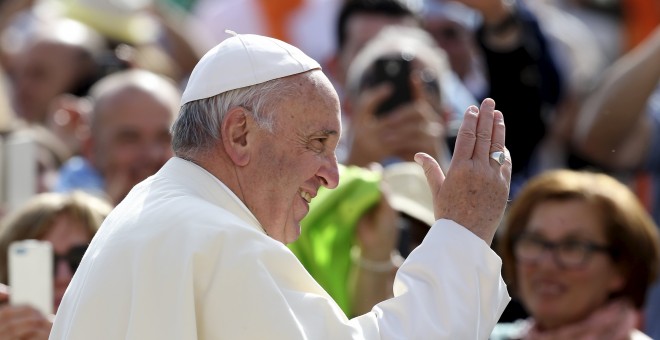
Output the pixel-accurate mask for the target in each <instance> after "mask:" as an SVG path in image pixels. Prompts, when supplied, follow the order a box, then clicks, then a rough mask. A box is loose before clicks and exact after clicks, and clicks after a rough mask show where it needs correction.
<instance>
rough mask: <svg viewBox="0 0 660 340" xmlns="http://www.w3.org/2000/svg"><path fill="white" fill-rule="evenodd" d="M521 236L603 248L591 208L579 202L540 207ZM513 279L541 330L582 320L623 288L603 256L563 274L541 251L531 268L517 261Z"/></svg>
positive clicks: (601, 231) (595, 255)
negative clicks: (581, 242) (596, 245)
mask: <svg viewBox="0 0 660 340" xmlns="http://www.w3.org/2000/svg"><path fill="white" fill-rule="evenodd" d="M525 233H526V234H531V235H534V236H535V237H538V238H542V239H544V240H546V241H549V242H562V241H567V240H571V241H587V242H593V243H596V244H608V240H607V239H606V237H605V228H604V226H603V223H602V222H601V218H600V217H599V215H598V213H597V210H596V208H595V207H594V206H592V205H589V204H588V203H587V202H585V201H583V200H579V199H571V200H562V201H557V200H552V201H545V202H542V203H539V204H538V205H536V206H535V207H534V209H533V210H532V213H531V214H530V218H529V221H528V223H527V228H526V230H525ZM516 275H517V281H518V283H519V290H520V297H521V299H522V301H523V303H524V304H525V306H526V308H527V310H528V311H529V313H530V314H531V315H532V316H533V317H534V319H535V320H536V321H537V322H538V323H539V325H540V326H541V327H543V328H555V327H558V326H561V325H566V324H568V323H572V322H575V321H579V320H582V319H584V318H585V317H587V316H588V315H589V314H590V313H591V312H593V311H594V310H595V309H597V308H599V307H601V306H603V305H604V304H605V303H606V300H607V298H608V296H609V295H610V294H611V293H612V292H614V291H617V290H620V289H621V288H622V287H623V285H624V283H625V282H624V280H625V279H624V277H623V276H622V275H621V274H620V273H619V271H618V270H617V268H616V267H615V266H614V264H613V262H612V260H611V258H610V257H609V255H607V254H606V253H604V252H593V253H592V254H591V256H590V257H588V259H587V261H586V263H585V265H584V266H583V267H580V268H566V269H562V268H561V267H559V266H558V265H557V263H556V262H555V261H554V260H553V257H552V256H551V255H550V253H549V252H548V251H545V252H544V254H543V255H542V256H541V258H540V259H539V260H538V261H536V262H534V263H528V262H524V261H518V262H517V272H516Z"/></svg>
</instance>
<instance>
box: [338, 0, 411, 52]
mask: <svg viewBox="0 0 660 340" xmlns="http://www.w3.org/2000/svg"><path fill="white" fill-rule="evenodd" d="M356 14H381V15H385V16H390V17H395V18H396V17H407V16H409V17H412V18H415V19H416V20H419V13H418V11H417V10H416V9H414V8H412V7H411V6H410V5H409V1H406V0H345V1H344V4H343V5H342V7H341V9H340V10H339V17H338V20H337V48H338V49H341V48H342V47H344V44H345V43H346V34H347V32H346V25H347V24H348V20H349V19H350V18H351V17H353V16H355V15H356Z"/></svg>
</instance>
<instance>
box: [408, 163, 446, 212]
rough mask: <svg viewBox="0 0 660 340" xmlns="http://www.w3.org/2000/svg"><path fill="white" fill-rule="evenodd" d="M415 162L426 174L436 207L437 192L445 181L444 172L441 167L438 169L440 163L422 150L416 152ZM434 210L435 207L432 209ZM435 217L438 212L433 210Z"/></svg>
mask: <svg viewBox="0 0 660 340" xmlns="http://www.w3.org/2000/svg"><path fill="white" fill-rule="evenodd" d="M414 159H415V162H417V164H419V165H421V166H422V169H424V175H426V182H427V183H428V184H429V187H430V188H431V192H432V193H433V206H434V207H437V206H438V205H437V202H436V200H437V197H438V192H439V191H440V187H441V186H442V183H444V181H445V174H444V172H442V169H440V165H439V164H438V162H437V161H436V160H435V159H434V158H433V157H431V156H429V155H428V154H426V153H423V152H418V153H416V154H415V158H414ZM434 210H435V209H434ZM434 214H435V218H436V219H437V218H438V215H439V212H438V211H434Z"/></svg>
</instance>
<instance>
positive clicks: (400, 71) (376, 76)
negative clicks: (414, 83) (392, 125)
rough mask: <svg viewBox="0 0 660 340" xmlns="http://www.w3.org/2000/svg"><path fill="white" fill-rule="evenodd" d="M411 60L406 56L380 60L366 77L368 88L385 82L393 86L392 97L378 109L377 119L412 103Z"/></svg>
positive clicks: (365, 82) (376, 112)
mask: <svg viewBox="0 0 660 340" xmlns="http://www.w3.org/2000/svg"><path fill="white" fill-rule="evenodd" d="M411 60H412V59H411V58H409V57H406V56H404V55H399V56H393V57H382V58H379V59H377V60H376V61H375V62H374V64H373V66H372V69H371V70H370V71H369V73H368V74H367V76H366V77H365V81H364V84H365V85H366V86H367V87H374V86H377V85H380V84H382V83H384V82H388V83H390V84H391V85H392V93H391V95H390V96H389V97H388V98H387V99H385V100H384V101H383V102H382V103H381V104H380V105H379V106H378V107H377V108H376V111H375V115H376V116H377V117H381V116H383V115H386V114H387V113H389V112H390V111H392V110H393V109H395V108H396V107H398V106H399V105H402V104H405V103H409V102H411V101H412V89H411V86H410V72H411V63H412V62H411Z"/></svg>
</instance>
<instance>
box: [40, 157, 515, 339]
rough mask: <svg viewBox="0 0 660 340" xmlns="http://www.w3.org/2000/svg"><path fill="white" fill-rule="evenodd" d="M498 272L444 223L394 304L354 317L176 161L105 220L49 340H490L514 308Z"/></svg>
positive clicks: (488, 256) (205, 177) (194, 171)
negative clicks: (508, 306)
mask: <svg viewBox="0 0 660 340" xmlns="http://www.w3.org/2000/svg"><path fill="white" fill-rule="evenodd" d="M303 232H304V230H303ZM500 271H501V260H500V258H499V257H498V256H497V255H496V254H495V253H494V252H493V251H492V250H491V249H490V248H489V247H488V245H487V244H486V243H485V242H484V241H482V240H481V239H479V238H477V237H476V236H475V235H474V234H472V233H471V232H470V231H468V230H467V229H465V228H463V227H461V226H460V225H458V224H456V223H454V222H452V221H448V220H439V221H437V222H436V223H435V225H434V226H433V227H432V228H431V230H430V231H429V233H428V235H427V237H426V239H425V240H424V242H423V244H422V245H421V246H420V247H418V248H417V249H416V250H415V251H414V252H413V253H412V254H411V255H410V256H409V258H408V259H407V261H406V262H405V263H404V264H403V265H402V266H401V268H400V269H399V271H398V274H397V277H396V282H395V286H394V293H395V296H396V297H395V298H393V299H390V300H387V301H384V302H382V303H380V304H378V305H377V306H376V307H374V309H373V310H372V312H370V313H367V314H365V315H362V316H360V317H356V318H354V319H351V320H349V319H347V318H346V316H345V315H344V313H343V312H342V311H341V309H340V308H339V307H338V306H337V304H336V303H335V302H334V301H333V300H332V298H331V297H330V296H329V295H328V294H327V293H326V292H325V291H324V290H323V289H322V288H321V287H320V286H319V285H318V284H317V283H316V281H314V279H313V278H312V277H311V276H310V275H309V274H308V273H307V271H306V270H305V268H304V267H303V266H302V264H300V262H299V261H298V259H297V258H296V257H295V256H294V255H293V253H291V251H290V250H289V249H288V248H287V247H286V246H284V245H283V244H282V243H280V242H278V241H276V240H274V239H272V238H270V237H269V236H268V235H266V233H265V232H264V230H263V229H262V227H261V226H260V224H259V222H258V221H257V219H256V218H255V217H254V215H253V214H252V213H251V212H250V211H249V210H248V208H247V207H246V206H245V205H244V204H243V203H242V202H241V201H240V200H239V199H238V198H237V197H236V196H235V195H234V194H233V193H232V192H231V191H230V190H229V189H228V188H227V187H226V186H225V185H224V184H223V183H221V182H220V181H219V180H218V179H217V178H215V177H213V176H212V175H211V174H210V173H208V172H207V171H205V170H204V169H202V168H200V167H198V166H197V165H195V164H193V163H190V162H188V161H185V160H183V159H180V158H172V159H171V160H170V161H168V163H167V164H166V165H165V166H164V167H163V168H162V169H161V170H160V171H159V172H158V173H157V174H155V175H154V176H152V177H150V178H149V179H147V180H145V181H144V182H142V183H141V184H138V185H137V186H136V187H135V188H134V189H133V190H132V191H131V193H130V194H129V195H128V196H127V197H126V199H124V201H123V202H122V203H121V204H119V206H117V208H116V209H115V210H114V211H113V212H112V213H111V214H110V216H108V218H107V219H106V221H105V222H104V224H103V225H102V227H101V229H100V230H99V232H98V233H97V234H96V236H95V237H94V239H93V240H92V243H91V245H90V248H89V250H88V251H87V253H86V254H85V257H84V259H83V261H82V263H81V265H80V267H79V268H78V270H77V272H76V274H75V276H74V278H73V281H72V282H71V284H70V285H69V287H68V289H67V292H66V294H65V296H64V300H63V302H62V304H61V306H60V308H59V310H58V312H57V316H56V318H55V323H54V325H53V329H52V332H51V335H50V339H51V340H55V339H67V340H77V339H80V340H90V339H136V340H138V339H139V340H145V339H158V340H166V339H287V340H289V339H312V340H318V339H487V338H488V336H489V334H490V333H491V331H492V329H493V327H494V326H495V323H496V322H497V320H498V319H499V317H500V315H501V313H502V311H503V310H504V307H505V306H506V304H507V303H508V301H509V296H508V294H507V292H506V285H505V284H504V281H503V280H502V277H501V275H500Z"/></svg>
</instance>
